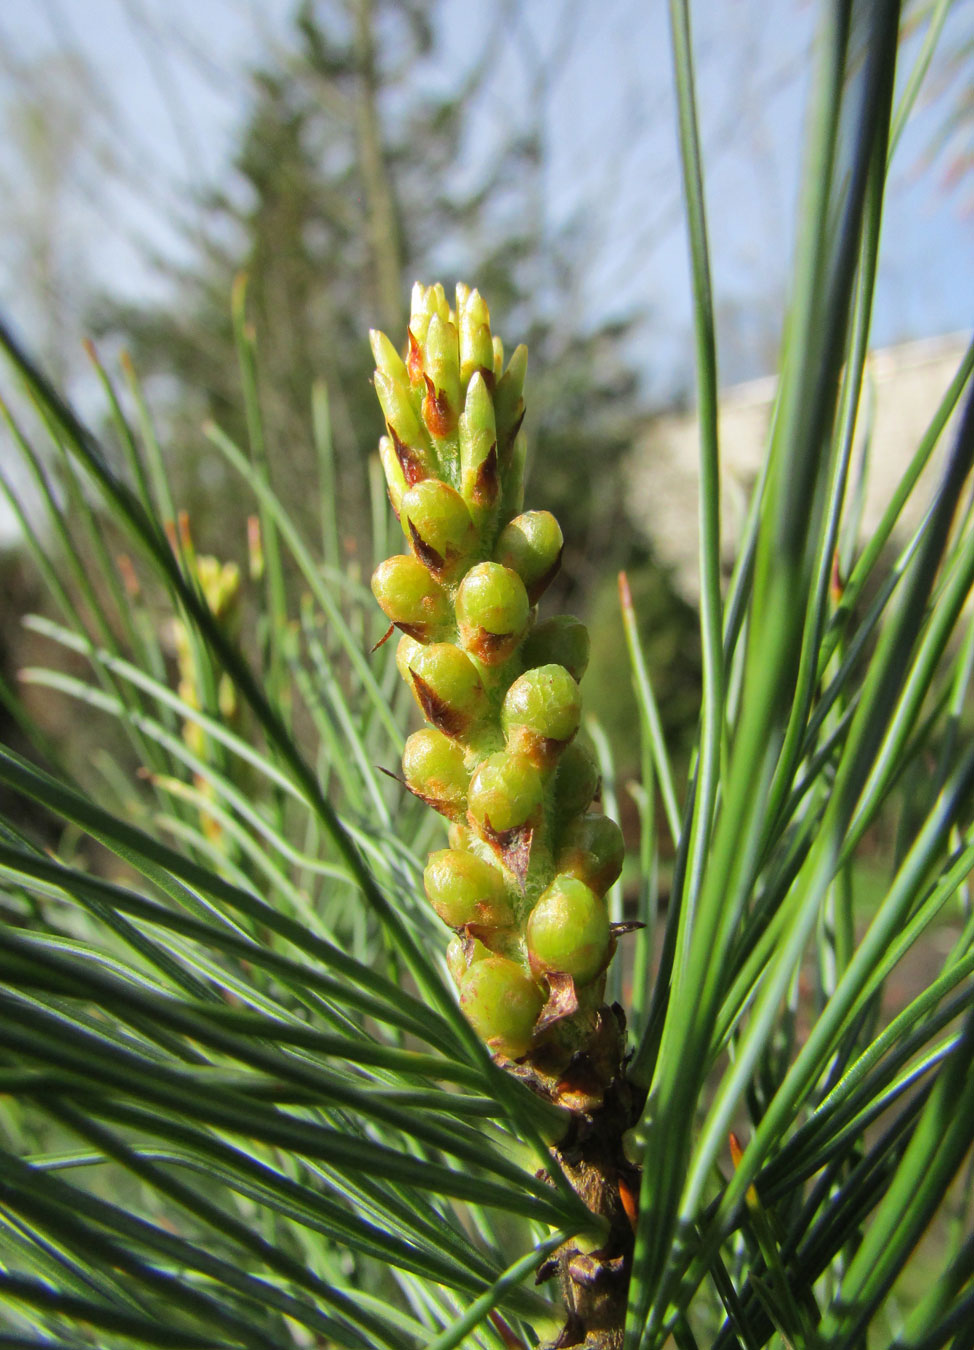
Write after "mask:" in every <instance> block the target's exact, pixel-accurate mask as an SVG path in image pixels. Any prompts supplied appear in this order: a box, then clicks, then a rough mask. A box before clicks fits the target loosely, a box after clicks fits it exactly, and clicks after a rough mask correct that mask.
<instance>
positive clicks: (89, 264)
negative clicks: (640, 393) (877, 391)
mask: <svg viewBox="0 0 974 1350" xmlns="http://www.w3.org/2000/svg"><path fill="white" fill-rule="evenodd" d="M960 8H961V7H960V6H959V5H958V6H957V9H958V10H959V9H960ZM292 9H293V6H292V4H291V2H290V0H7V4H6V5H5V6H3V8H2V10H0V116H2V117H3V118H4V120H5V121H6V120H7V119H8V118H9V117H10V116H11V113H12V111H13V110H15V109H16V107H17V106H18V100H20V101H22V98H23V94H24V91H25V89H31V88H32V89H34V90H35V91H36V89H37V88H38V87H40V88H41V89H42V90H44V89H45V88H47V89H49V90H50V91H51V97H55V96H56V95H57V92H58V89H59V88H64V87H69V86H70V81H65V79H64V78H63V76H64V71H65V70H66V69H69V68H70V70H72V71H74V72H75V75H72V79H74V78H76V73H77V71H78V69H79V68H80V70H81V72H82V75H81V77H80V78H81V84H82V88H83V96H82V98H81V100H80V103H79V106H80V108H81V110H82V113H83V116H82V117H80V118H79V122H82V123H83V126H82V127H81V133H83V134H79V142H80V141H86V142H87V143H89V144H88V148H87V149H85V148H84V147H83V146H82V148H80V149H79V150H78V151H77V154H76V156H75V158H74V159H73V160H72V161H71V164H70V167H69V172H68V174H67V182H66V184H65V186H64V188H63V192H62V193H61V194H60V195H59V197H58V221H57V224H56V225H54V226H52V227H51V234H52V241H51V246H52V248H53V249H54V250H55V251H57V250H61V251H62V252H63V255H64V261H63V275H64V285H63V290H64V296H63V297H62V308H63V311H64V317H63V320H59V322H61V324H62V327H64V328H71V326H72V325H75V324H76V325H78V333H77V335H76V336H77V337H78V338H80V336H81V331H80V326H81V324H82V315H81V312H80V311H81V306H82V304H83V300H84V298H85V295H86V294H87V292H88V291H90V289H92V288H93V287H94V288H97V287H98V286H102V287H108V288H110V289H113V290H114V291H116V292H118V293H121V294H124V295H126V296H128V297H130V298H133V299H137V298H139V297H141V296H144V295H160V294H163V293H164V290H165V283H164V282H163V281H162V279H161V276H160V273H159V271H158V269H157V268H155V267H154V266H153V265H152V263H151V262H150V261H149V258H148V254H149V252H151V251H155V252H157V253H159V254H161V255H163V256H172V255H175V256H178V255H179V253H180V250H181V249H182V248H183V247H184V244H183V242H182V240H183V238H184V236H183V234H182V233H181V228H184V227H187V226H188V227H190V228H191V227H192V223H193V211H194V207H193V204H192V201H193V191H194V190H195V189H199V188H200V187H202V186H205V185H207V184H212V183H216V182H221V181H225V178H226V166H227V162H228V158H229V156H230V154H231V152H232V147H233V137H234V132H235V129H236V128H238V127H239V125H240V123H241V121H242V119H243V118H244V116H245V112H246V107H247V92H248V82H247V70H248V67H249V66H251V65H253V64H254V63H256V62H258V61H261V60H266V59H268V57H269V56H270V55H272V53H273V51H274V50H275V49H278V50H280V49H282V48H283V47H284V46H286V42H287V35H288V27H289V17H290V15H291V12H292ZM815 10H816V6H815V5H814V4H812V3H810V0H765V2H764V3H759V0H698V3H697V4H696V5H695V6H694V10H693V12H694V18H695V31H696V37H697V55H698V85H699V91H700V104H701V121H702V131H703V139H704V146H705V150H706V153H707V163H708V170H709V176H708V204H709V210H710V221H711V236H712V245H713V263H714V281H715V289H716V299H717V307H718V312H719V314H720V315H721V316H722V317H721V322H722V329H723V331H724V333H725V335H727V338H728V341H727V358H726V361H725V364H724V375H725V377H726V378H727V379H729V380H733V379H736V378H741V377H744V376H750V375H754V374H758V373H760V372H761V370H762V369H764V368H766V367H767V366H768V364H769V362H771V361H772V360H773V355H774V348H775V335H776V332H777V324H778V317H779V315H780V313H781V311H782V309H783V306H784V303H785V298H786V294H787V286H788V267H789V257H790V251H791V247H792V238H793V231H792V223H793V220H794V214H795V198H796V191H797V181H798V170H799V166H800V160H801V146H802V116H803V111H804V100H805V92H806V81H807V73H808V64H809V61H808V50H809V42H810V35H811V31H812V27H813V22H814V16H815ZM433 12H434V13H435V14H436V16H437V31H438V37H439V44H438V56H437V63H436V65H435V66H433V65H428V66H427V67H425V68H424V70H423V77H424V78H426V79H428V80H430V81H431V82H434V83H437V82H439V83H444V84H449V83H450V81H451V80H452V79H453V78H455V76H456V73H457V72H459V71H461V70H462V69H463V68H465V66H466V65H467V64H468V63H469V61H470V60H472V59H474V58H475V57H476V54H477V53H478V52H479V51H480V49H481V44H482V42H483V41H484V40H486V39H487V38H489V37H490V36H491V35H492V34H493V36H494V38H495V60H494V69H493V74H492V78H491V80H490V82H489V83H488V86H487V88H486V90H485V92H484V94H483V96H482V98H481V100H480V102H479V103H478V107H477V109H476V119H477V120H476V132H475V136H474V140H473V144H475V145H479V146H481V147H486V146H488V145H489V144H490V143H491V141H492V138H497V137H499V136H501V135H502V134H504V132H505V131H510V130H512V129H517V127H518V125H519V124H520V122H521V121H524V120H525V119H526V118H528V117H529V116H530V115H531V114H532V112H534V111H537V110H539V109H540V110H541V112H542V117H543V126H544V129H545V146H546V154H545V157H544V160H543V163H542V165H541V168H540V170H539V174H540V181H539V185H538V191H539V200H540V202H541V210H542V211H543V213H544V216H545V219H546V221H547V223H548V226H549V228H550V229H551V230H552V232H554V231H555V230H556V229H557V228H558V227H559V226H560V225H561V224H563V223H564V222H565V221H567V220H569V219H571V220H574V221H575V222H576V223H578V225H579V227H580V229H581V232H582V238H583V240H584V249H583V255H582V261H583V264H584V265H583V266H581V267H580V271H579V275H578V276H577V278H575V280H574V282H573V285H574V286H575V288H576V289H577V298H578V305H579V309H580V312H581V313H582V314H583V315H588V316H590V317H592V318H594V317H597V316H602V315H605V314H606V313H614V312H624V311H626V310H629V309H632V308H634V307H635V308H639V307H643V306H645V307H647V308H648V309H649V311H650V312H651V315H652V316H653V321H652V323H651V325H650V326H649V327H648V328H647V335H646V337H645V339H644V340H643V342H642V343H641V345H640V348H639V351H638V353H637V355H638V358H639V359H640V361H641V362H642V363H643V366H644V369H645V370H646V372H647V378H646V385H647V389H648V390H649V391H650V393H651V396H652V397H653V399H654V400H655V401H661V402H665V401H666V399H667V398H668V397H670V396H671V395H674V394H678V393H680V392H682V391H684V390H685V389H686V388H687V386H688V382H689V381H690V380H691V379H692V373H691V366H690V360H689V352H690V340H689V332H690V329H689V325H690V309H689V284H688V278H687V270H686V261H685V259H686V249H685V243H684V237H683V232H682V219H681V212H680V205H679V171H678V167H677V161H676V153H675V131H674V120H673V104H672V92H671V83H670V58H669V51H668V35H667V27H666V6H665V5H664V4H662V3H658V2H657V3H654V2H652V0H600V2H599V0H517V2H516V3H512V4H510V5H507V6H505V5H504V4H502V3H498V0H491V3H486V0H481V2H480V3H477V2H476V0H444V3H442V4H440V5H439V6H436V7H434V10H433ZM498 16H500V21H499V19H498ZM499 22H500V26H499V28H498V23H499ZM954 28H955V31H956V32H957V33H960V31H961V25H960V23H958V24H955V25H954ZM908 56H909V51H908V52H907V57H908ZM45 80H46V81H47V82H48V83H47V85H45V83H44V81H45ZM38 82H40V83H38ZM944 110H945V109H944V104H943V101H942V100H941V101H940V102H937V101H932V100H927V101H925V103H924V104H923V106H921V109H920V111H919V114H918V116H917V118H916V122H915V125H914V126H913V127H912V128H911V129H910V131H909V133H908V135H907V137H906V138H905V139H904V143H903V147H902V151H901V154H900V156H899V159H898V162H897V164H896V165H895V166H894V169H893V174H892V180H891V191H890V196H889V203H888V207H887V217H886V230H885V239H884V252H883V261H882V266H881V270H880V276H879V286H878V292H877V300H876V321H875V328H874V339H875V341H876V343H877V344H879V345H885V344H888V343H891V342H895V341H899V340H902V339H906V338H910V337H918V336H926V335H930V334H934V333H938V332H946V331H952V330H955V329H959V328H962V327H964V326H965V325H966V324H968V323H969V321H970V317H971V312H972V306H971V295H972V291H974V286H972V284H971V283H972V281H974V263H972V258H974V249H972V242H974V241H972V233H974V222H972V220H971V217H970V215H969V214H968V215H965V214H964V211H963V194H962V193H954V194H953V195H949V194H947V193H945V192H944V191H943V189H942V179H943V176H944V166H943V164H942V163H939V162H934V163H932V164H931V163H930V162H929V155H928V153H927V152H928V150H929V147H930V145H931V143H932V140H933V136H934V134H935V130H936V127H937V125H938V119H940V118H942V117H943V115H944ZM476 153H477V152H476V150H475V149H473V148H472V149H471V154H470V160H471V170H470V171H471V172H474V170H475V160H476ZM31 173H32V170H31V168H30V166H29V165H28V164H27V163H25V162H24V157H23V155H18V153H17V152H16V148H13V149H12V147H11V139H10V137H9V136H4V137H0V186H2V187H3V188H4V198H5V200H6V201H7V202H8V206H7V208H6V209H0V303H2V304H3V305H4V307H5V309H7V310H8V311H10V312H12V313H13V314H14V316H15V317H19V318H20V321H21V325H22V327H24V328H25V329H26V330H27V333H28V336H34V337H35V340H40V339H39V338H38V337H36V335H35V333H33V332H32V326H34V325H36V324H37V316H36V313H34V311H33V310H32V306H31V299H30V296H29V294H28V293H27V289H26V287H25V285H24V281H23V279H24V277H25V276H27V275H28V271H27V269H26V268H25V264H24V257H25V253H24V241H25V240H26V239H28V238H31V239H33V240H34V241H35V243H36V239H37V232H36V230H35V231H33V232H32V231H31V227H30V224H29V221H30V209H31V203H32V202H35V203H36V201H37V200H38V199H39V198H38V196H37V195H36V194H37V193H39V191H40V190H39V189H38V188H37V187H36V184H32V182H31ZM34 209H38V208H37V207H36V205H35V208H34ZM73 287H76V290H77V297H78V307H79V308H78V311H77V312H72V310H71V297H72V295H73V294H74V290H73V289H72V288H73ZM71 336H72V339H73V338H74V336H75V335H74V334H73V333H72V335H71Z"/></svg>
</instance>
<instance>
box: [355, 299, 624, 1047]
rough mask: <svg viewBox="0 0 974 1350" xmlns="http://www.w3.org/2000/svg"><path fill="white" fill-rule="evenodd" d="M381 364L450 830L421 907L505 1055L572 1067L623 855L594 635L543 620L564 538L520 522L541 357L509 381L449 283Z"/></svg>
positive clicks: (417, 306) (402, 592) (410, 598)
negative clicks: (605, 795)
mask: <svg viewBox="0 0 974 1350" xmlns="http://www.w3.org/2000/svg"><path fill="white" fill-rule="evenodd" d="M372 350H373V352H374V355H375V362H376V372H375V388H376V392H377V394H378V397H379V402H380V403H381V405H382V411H383V413H384V415H385V422H386V430H387V435H386V436H384V437H383V438H382V441H381V443H380V453H381V457H382V463H383V467H384V469H385V475H386V480H387V482H388V486H389V496H390V499H391V501H392V505H393V509H394V510H395V513H396V515H397V517H398V519H399V521H400V523H401V525H402V529H403V535H404V541H405V543H404V551H403V553H401V554H399V555H397V556H396V557H393V558H389V559H387V560H386V561H385V562H383V563H382V564H381V565H380V566H379V567H378V569H377V570H376V572H375V575H374V576H373V578H372V589H373V591H374V593H375V596H376V599H377V600H378V602H379V605H380V606H381V608H382V610H383V611H384V613H385V614H386V616H387V618H388V619H389V621H390V623H391V624H393V625H394V626H395V628H397V629H398V630H399V633H400V637H399V646H398V651H397V662H398V666H399V670H400V672H401V674H402V676H403V679H404V680H405V681H406V683H407V684H408V685H409V687H410V689H411V690H412V692H413V695H414V696H415V699H416V702H417V704H418V705H419V708H420V710H421V711H422V714H423V717H424V718H425V720H426V723H427V725H426V726H424V727H423V728H422V730H420V731H417V732H415V733H414V734H413V735H411V736H410V737H409V739H408V741H407V742H406V748H405V753H404V755H403V774H404V777H405V782H406V785H407V787H408V788H409V790H410V791H411V792H413V793H415V794H416V795H417V796H418V797H421V798H422V799H423V800H424V801H426V802H428V803H429V805H430V806H431V807H433V808H434V809H435V810H437V811H439V812H440V813H441V814H442V815H443V816H444V817H446V819H447V820H448V821H449V822H450V825H449V845H450V846H449V848H445V849H441V850H438V851H437V852H435V853H433V854H431V856H430V858H429V862H428V864H427V867H426V871H425V876H424V883H425V888H426V894H427V896H428V898H429V903H430V904H431V905H432V907H433V909H434V910H435V911H436V913H437V914H438V915H439V917H440V918H441V919H442V920H443V922H444V923H445V924H446V925H447V926H448V927H449V928H451V929H453V932H454V936H453V938H452V939H451V941H450V944H449V948H448V953H447V959H448V964H449V967H450V970H451V972H452V974H453V977H454V979H455V980H456V984H457V987H458V990H459V997H460V1003H461V1006H462V1008H463V1010H464V1012H465V1013H466V1016H467V1018H468V1019H469V1021H470V1022H471V1024H472V1025H473V1026H474V1028H475V1029H476V1030H477V1032H478V1033H479V1034H480V1035H481V1036H482V1037H483V1039H484V1040H485V1041H486V1043H487V1045H488V1046H489V1047H490V1048H491V1050H492V1051H494V1052H495V1053H496V1054H498V1055H503V1056H506V1057H507V1058H509V1059H521V1058H523V1057H525V1056H530V1055H535V1054H537V1053H539V1052H541V1051H543V1050H547V1051H549V1052H550V1051H557V1049H558V1047H561V1048H562V1049H563V1050H564V1051H567V1052H569V1053H570V1052H571V1050H572V1048H573V1047H575V1046H577V1045H578V1044H580V1043H581V1042H582V1041H584V1040H585V1039H586V1037H587V1036H588V1035H589V1034H590V1031H591V1025H592V1022H593V1019H594V1018H596V1016H597V1009H598V1008H599V1005H600V1004H601V1001H602V995H603V987H604V972H605V969H606V966H607V965H608V962H609V960H610V959H611V956H612V952H613V949H614V946H615V938H616V928H615V927H614V926H613V925H612V924H610V922H609V917H608V913H607V911H606V906H605V898H604V897H605V894H606V891H607V890H608V888H609V887H610V886H611V885H612V883H613V882H614V881H615V880H616V878H617V877H618V875H619V872H620V869H621V867H622V859H623V841H622V835H621V832H620V830H619V827H618V826H617V825H616V824H615V822H614V821H612V820H609V819H608V818H607V817H606V816H604V815H602V814H601V812H599V811H598V810H597V809H593V803H594V802H595V799H596V798H597V795H598V786H599V775H598V769H597V765H596V763H595V761H594V759H593V757H592V755H591V753H590V751H589V750H587V749H586V748H585V747H584V745H583V744H581V743H580V742H579V741H578V740H576V732H577V731H578V726H579V719H580V715H581V695H580V692H579V686H578V682H579V680H580V679H581V677H582V674H583V672H584V669H585V665H586V662H587V659H588V633H587V631H586V629H585V627H584V625H582V624H581V623H579V622H578V620H576V619H574V618H572V617H570V616H568V615H554V616H551V617H546V618H539V615H538V604H539V602H540V601H541V599H542V597H543V595H544V592H545V590H546V589H547V587H548V585H549V583H550V582H551V580H552V578H553V577H554V575H555V573H556V572H557V570H558V566H559V561H560V557H561V550H562V534H561V530H560V528H559V526H558V522H557V521H556V520H555V518H554V516H553V515H551V513H550V512H548V511H523V510H522V505H523V480H524V461H525V441H524V436H523V433H522V432H521V430H520V427H521V421H522V419H523V416H524V398H523V387H524V376H525V369H526V365H527V351H526V348H524V347H523V346H521V347H518V348H517V349H516V351H515V352H514V353H513V355H512V356H511V358H510V361H509V362H508V364H507V366H506V367H505V365H504V352H503V347H502V345H501V342H500V340H499V339H498V338H496V337H493V336H492V335H491V331H490V315H489V312H488V309H487V306H486V304H485V303H484V301H483V299H482V298H481V296H480V295H479V294H478V293H477V291H475V290H470V289H469V288H468V287H465V286H458V287H457V292H456V300H455V305H454V307H453V308H451V307H450V304H449V301H448V300H447V298H446V295H445V294H444V291H443V287H442V286H440V285H436V286H430V287H424V286H420V285H417V286H416V287H415V288H414V290H413V296H412V310H411V315H410V320H409V332H408V346H407V349H406V350H405V352H403V353H402V354H401V353H400V352H399V351H398V350H397V349H396V348H395V347H394V346H393V344H392V343H391V342H390V341H389V339H388V338H387V337H386V336H385V335H384V334H382V333H378V332H373V333H372ZM619 927H621V926H619Z"/></svg>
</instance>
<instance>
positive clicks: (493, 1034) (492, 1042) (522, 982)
mask: <svg viewBox="0 0 974 1350" xmlns="http://www.w3.org/2000/svg"><path fill="white" fill-rule="evenodd" d="M543 1004H544V998H543V996H542V994H541V991H540V989H539V988H538V986H537V984H535V982H534V980H533V979H532V978H531V976H530V975H529V974H528V973H527V971H525V970H524V969H523V968H522V967H521V966H519V965H517V964H516V963H515V962H514V961H509V960H508V959H507V957H504V956H488V957H486V958H485V959H484V960H482V961H476V962H474V964H472V965H471V966H470V967H469V968H468V970H467V972H466V974H465V975H464V976H463V979H462V981H461V984H460V1006H461V1008H462V1009H463V1011H464V1012H465V1013H466V1015H467V1018H468V1019H469V1021H470V1023H471V1025H472V1026H473V1028H474V1030H475V1031H476V1032H477V1033H478V1034H479V1035H480V1036H482V1037H483V1039H484V1040H485V1041H486V1042H487V1044H488V1045H489V1046H490V1047H491V1049H493V1050H496V1051H498V1052H499V1053H500V1054H502V1055H507V1056H508V1058H509V1059H520V1058H521V1056H522V1055H525V1054H527V1052H528V1050H529V1049H530V1046H531V1036H532V1033H533V1031H534V1024H535V1022H536V1021H537V1020H538V1013H539V1012H540V1011H541V1008H542V1006H543Z"/></svg>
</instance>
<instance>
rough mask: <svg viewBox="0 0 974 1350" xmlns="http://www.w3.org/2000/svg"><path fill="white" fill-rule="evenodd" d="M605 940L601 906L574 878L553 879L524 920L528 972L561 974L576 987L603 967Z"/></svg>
mask: <svg viewBox="0 0 974 1350" xmlns="http://www.w3.org/2000/svg"><path fill="white" fill-rule="evenodd" d="M609 937H610V933H609V916H608V914H607V913H606V909H605V905H604V904H603V902H602V900H600V899H599V897H598V896H597V895H596V894H595V892H594V891H593V890H592V889H591V888H590V887H588V886H586V885H585V883H584V882H583V881H579V880H578V879H577V878H576V877H568V876H559V877H556V878H555V880H554V881H553V882H552V883H551V885H550V886H549V887H548V889H547V890H546V891H545V893H544V894H543V895H542V897H541V899H540V900H539V901H538V903H537V904H536V905H535V907H534V909H533V910H532V911H531V914H530V916H529V917H528V925H527V941H528V953H529V955H530V958H531V966H532V969H535V970H537V972H538V973H539V974H540V973H542V972H547V971H561V972H563V973H564V974H566V975H571V976H573V977H574V978H575V980H576V981H577V982H578V983H579V984H585V983H587V982H588V981H589V980H591V979H593V978H594V977H595V976H596V975H597V974H598V973H599V971H600V970H601V969H602V967H603V966H604V965H605V962H606V957H607V955H608V951H609Z"/></svg>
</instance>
